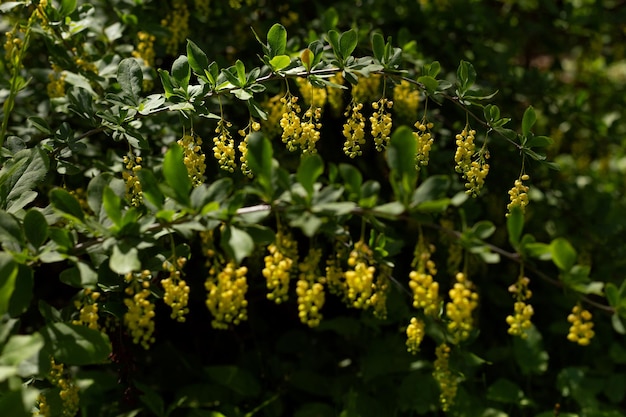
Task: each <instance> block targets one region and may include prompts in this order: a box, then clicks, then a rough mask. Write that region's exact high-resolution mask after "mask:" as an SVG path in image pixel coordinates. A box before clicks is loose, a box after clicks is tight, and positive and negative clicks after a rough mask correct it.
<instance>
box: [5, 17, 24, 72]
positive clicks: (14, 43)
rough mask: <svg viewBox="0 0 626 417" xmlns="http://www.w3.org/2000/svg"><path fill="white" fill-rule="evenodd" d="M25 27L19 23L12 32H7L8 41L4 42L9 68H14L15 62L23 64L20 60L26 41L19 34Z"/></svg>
mask: <svg viewBox="0 0 626 417" xmlns="http://www.w3.org/2000/svg"><path fill="white" fill-rule="evenodd" d="M23 31H24V29H23V28H21V27H20V26H19V25H15V27H14V28H13V30H12V31H11V32H5V34H4V35H5V37H6V41H5V42H4V56H5V60H6V63H7V66H8V67H9V68H13V66H14V65H15V64H17V65H18V66H20V67H21V66H22V62H21V61H20V54H21V50H22V48H23V47H24V41H23V40H22V38H21V37H20V36H19V33H20V32H23Z"/></svg>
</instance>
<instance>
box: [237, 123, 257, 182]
mask: <svg viewBox="0 0 626 417" xmlns="http://www.w3.org/2000/svg"><path fill="white" fill-rule="evenodd" d="M260 129H261V124H260V123H259V122H254V121H251V122H250V124H249V125H248V128H247V129H241V130H239V132H238V133H239V136H241V137H242V138H243V139H242V140H241V142H239V146H238V149H239V154H240V156H239V162H240V163H241V164H240V166H239V169H241V173H242V174H243V175H245V176H246V177H248V178H252V171H251V170H250V167H249V166H248V139H250V135H251V134H252V132H258V131H259V130H260Z"/></svg>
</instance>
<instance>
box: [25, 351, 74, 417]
mask: <svg viewBox="0 0 626 417" xmlns="http://www.w3.org/2000/svg"><path fill="white" fill-rule="evenodd" d="M47 379H48V381H50V383H51V384H52V386H53V387H54V388H55V389H54V390H45V391H44V392H42V393H41V394H39V398H38V399H37V409H38V410H37V411H36V412H35V413H34V415H37V416H46V417H47V416H51V415H52V410H51V408H50V398H49V396H51V395H55V394H56V390H58V395H59V398H60V399H61V404H60V406H61V407H60V408H61V413H60V414H55V416H60V417H74V416H75V415H76V414H77V413H78V410H79V405H80V404H79V401H80V398H79V395H78V393H79V388H78V386H77V385H76V384H74V383H73V382H72V380H71V378H70V377H69V375H68V374H67V372H66V371H65V370H64V366H63V364H62V363H56V362H55V360H54V358H50V371H49V373H48V376H47ZM57 401H58V400H57Z"/></svg>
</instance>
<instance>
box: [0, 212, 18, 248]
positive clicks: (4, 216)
mask: <svg viewBox="0 0 626 417" xmlns="http://www.w3.org/2000/svg"><path fill="white" fill-rule="evenodd" d="M0 238H2V240H1V242H2V243H8V242H13V243H15V244H16V245H17V246H21V245H22V244H23V243H24V235H23V234H22V227H21V226H20V223H19V222H18V221H17V219H16V218H15V216H13V215H12V214H9V213H7V212H6V211H3V210H0Z"/></svg>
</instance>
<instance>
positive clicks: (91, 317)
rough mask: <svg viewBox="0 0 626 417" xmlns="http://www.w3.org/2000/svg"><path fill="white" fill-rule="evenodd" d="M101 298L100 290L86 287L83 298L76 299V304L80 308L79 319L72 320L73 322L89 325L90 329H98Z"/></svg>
mask: <svg viewBox="0 0 626 417" xmlns="http://www.w3.org/2000/svg"><path fill="white" fill-rule="evenodd" d="M99 298H100V293H99V292H97V291H92V290H91V289H89V288H86V289H85V290H84V291H83V294H82V297H81V299H79V300H76V301H74V306H75V307H76V309H78V312H79V315H78V319H76V320H72V324H78V325H81V326H87V327H89V328H90V329H94V330H97V329H98V318H99V316H98V303H97V301H98V299H99Z"/></svg>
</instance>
